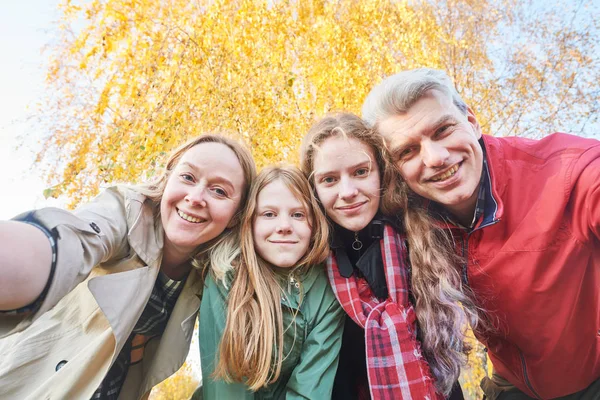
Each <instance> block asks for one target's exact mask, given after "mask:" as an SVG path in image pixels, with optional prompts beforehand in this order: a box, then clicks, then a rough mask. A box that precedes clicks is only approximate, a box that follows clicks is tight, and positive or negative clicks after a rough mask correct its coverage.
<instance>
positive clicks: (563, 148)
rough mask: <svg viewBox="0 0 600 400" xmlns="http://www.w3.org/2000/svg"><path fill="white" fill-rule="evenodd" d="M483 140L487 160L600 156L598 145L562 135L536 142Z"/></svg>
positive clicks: (595, 142) (521, 139)
mask: <svg viewBox="0 0 600 400" xmlns="http://www.w3.org/2000/svg"><path fill="white" fill-rule="evenodd" d="M483 140H484V143H485V146H486V150H487V153H488V156H489V157H491V158H492V159H496V158H498V157H500V158H504V159H506V160H509V161H510V160H515V161H530V162H536V161H537V162H540V163H543V162H547V161H549V160H554V159H558V160H563V161H567V160H570V159H574V158H578V157H579V156H581V155H582V154H584V153H587V152H595V153H596V154H598V153H600V141H598V140H594V139H588V138H583V137H579V136H575V135H569V134H566V133H553V134H551V135H548V136H545V137H544V138H542V139H539V140H537V139H528V138H522V137H503V138H498V137H493V136H489V135H484V137H483Z"/></svg>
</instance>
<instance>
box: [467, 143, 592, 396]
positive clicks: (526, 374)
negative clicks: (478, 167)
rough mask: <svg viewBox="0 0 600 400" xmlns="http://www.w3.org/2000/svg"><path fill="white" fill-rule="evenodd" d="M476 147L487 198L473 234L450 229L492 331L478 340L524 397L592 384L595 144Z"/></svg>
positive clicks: (565, 391) (566, 391)
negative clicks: (481, 151) (482, 159)
mask: <svg viewBox="0 0 600 400" xmlns="http://www.w3.org/2000/svg"><path fill="white" fill-rule="evenodd" d="M483 141H484V144H485V147H486V153H487V160H488V171H489V177H488V178H489V179H488V180H487V182H488V183H491V194H492V195H491V196H490V195H489V193H490V190H489V189H488V191H487V193H488V194H487V195H486V196H487V197H486V211H485V213H484V216H483V217H482V218H480V220H479V221H478V223H477V225H476V226H475V229H474V230H473V231H472V232H471V233H468V234H467V232H466V231H465V230H458V229H456V230H455V233H456V234H457V238H458V239H459V240H458V245H459V246H460V247H461V248H462V249H463V250H464V254H465V255H466V253H467V250H468V267H467V276H466V279H467V280H468V284H469V285H470V286H471V287H472V288H473V290H474V291H475V293H476V296H477V298H478V300H479V304H480V305H482V306H483V308H484V310H485V311H486V313H487V314H488V315H490V316H492V318H493V320H494V321H495V322H494V324H495V325H496V328H497V331H496V332H494V333H492V334H489V333H488V334H478V338H479V339H480V340H481V341H482V342H483V343H484V344H485V345H486V347H487V348H488V354H489V356H490V358H491V360H492V362H493V364H494V368H495V370H496V371H497V372H498V373H499V374H500V375H501V376H503V377H504V378H506V379H507V380H508V381H510V382H511V383H512V384H514V385H515V386H517V387H518V388H519V389H520V390H522V391H524V392H525V393H527V394H528V395H530V396H532V397H537V398H541V399H548V398H554V397H558V396H564V395H567V394H571V393H575V392H577V391H580V390H582V389H584V388H586V387H587V386H589V385H590V384H591V383H592V382H593V381H594V380H596V379H598V378H600V142H599V141H597V140H591V139H583V138H580V137H576V136H571V135H566V134H560V133H557V134H553V135H550V136H547V137H545V138H544V139H542V140H529V139H523V138H495V137H492V136H487V135H485V136H484V139H483ZM488 188H489V186H488Z"/></svg>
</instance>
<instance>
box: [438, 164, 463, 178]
mask: <svg viewBox="0 0 600 400" xmlns="http://www.w3.org/2000/svg"><path fill="white" fill-rule="evenodd" d="M456 171H458V164H456V165H455V166H454V167H452V168H450V169H449V170H448V171H446V172H444V173H443V174H441V175H437V176H436V177H434V178H431V180H432V181H433V182H440V181H445V180H446V179H448V178H450V177H451V176H454V174H455V173H456Z"/></svg>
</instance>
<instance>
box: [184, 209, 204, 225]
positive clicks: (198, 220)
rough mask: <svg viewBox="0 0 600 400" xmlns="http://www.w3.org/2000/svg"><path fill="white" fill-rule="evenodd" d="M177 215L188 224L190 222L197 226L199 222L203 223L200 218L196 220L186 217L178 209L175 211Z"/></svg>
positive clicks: (189, 216)
mask: <svg viewBox="0 0 600 400" xmlns="http://www.w3.org/2000/svg"><path fill="white" fill-rule="evenodd" d="M177 214H178V215H179V216H180V217H181V218H183V219H185V220H186V221H188V222H192V223H194V224H199V223H200V222H204V220H203V219H200V218H196V217H192V216H191V215H187V214H186V213H184V212H183V211H181V210H180V209H177Z"/></svg>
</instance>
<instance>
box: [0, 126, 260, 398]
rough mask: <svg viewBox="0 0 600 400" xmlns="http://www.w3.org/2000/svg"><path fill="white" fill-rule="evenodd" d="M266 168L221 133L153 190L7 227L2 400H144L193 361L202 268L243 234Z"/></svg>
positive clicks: (186, 155)
mask: <svg viewBox="0 0 600 400" xmlns="http://www.w3.org/2000/svg"><path fill="white" fill-rule="evenodd" d="M255 174H256V172H255V167H254V162H253V160H252V156H251V155H250V153H249V151H248V150H247V149H246V148H245V147H243V146H242V145H240V144H239V143H237V142H236V141H234V140H231V139H228V138H226V137H223V136H219V135H204V136H200V137H197V138H195V139H193V140H191V141H189V142H188V143H186V144H184V145H183V146H182V147H180V148H178V149H177V150H175V152H174V153H173V154H172V155H171V157H170V158H169V160H168V162H167V164H166V168H165V170H164V171H163V173H162V174H161V175H160V176H159V177H158V179H156V180H155V181H152V182H150V183H148V184H144V185H139V186H133V187H125V186H121V187H113V188H110V189H107V190H106V191H104V192H103V193H101V194H100V195H99V196H98V197H97V198H96V199H94V200H93V201H92V202H90V203H88V204H84V205H82V206H81V207H79V208H78V209H77V210H75V211H73V212H69V211H65V210H60V209H56V208H46V209H41V210H36V211H32V212H29V213H25V214H23V215H20V216H18V217H17V218H15V219H14V220H12V221H2V222H0V236H1V237H2V241H1V242H0V266H1V268H0V310H3V311H0V398H2V399H42V398H43V399H47V398H48V399H50V398H51V399H90V398H93V399H117V398H123V399H140V398H145V397H146V396H147V394H148V392H149V391H150V390H151V389H152V387H153V386H154V385H156V384H158V383H159V382H161V381H162V380H164V379H166V378H167V377H168V376H169V375H171V374H173V373H174V372H175V371H177V370H178V369H179V367H180V366H181V365H182V364H183V362H184V360H185V358H186V356H187V353H188V349H189V344H190V340H191V337H192V332H193V329H194V322H195V319H196V315H197V312H198V308H199V306H200V300H199V297H198V295H199V293H200V291H201V288H202V282H201V277H200V274H199V273H198V272H197V271H195V270H194V268H193V265H192V260H193V258H198V259H199V260H202V259H203V258H204V257H206V256H207V254H208V253H210V250H211V249H212V248H214V246H216V245H218V244H219V243H221V242H222V241H226V240H227V238H228V237H230V236H232V235H234V234H235V232H236V225H237V224H238V223H239V221H240V214H241V210H242V209H243V207H244V205H245V202H246V197H247V191H248V187H249V185H250V184H251V183H252V180H253V179H254V176H255Z"/></svg>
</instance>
